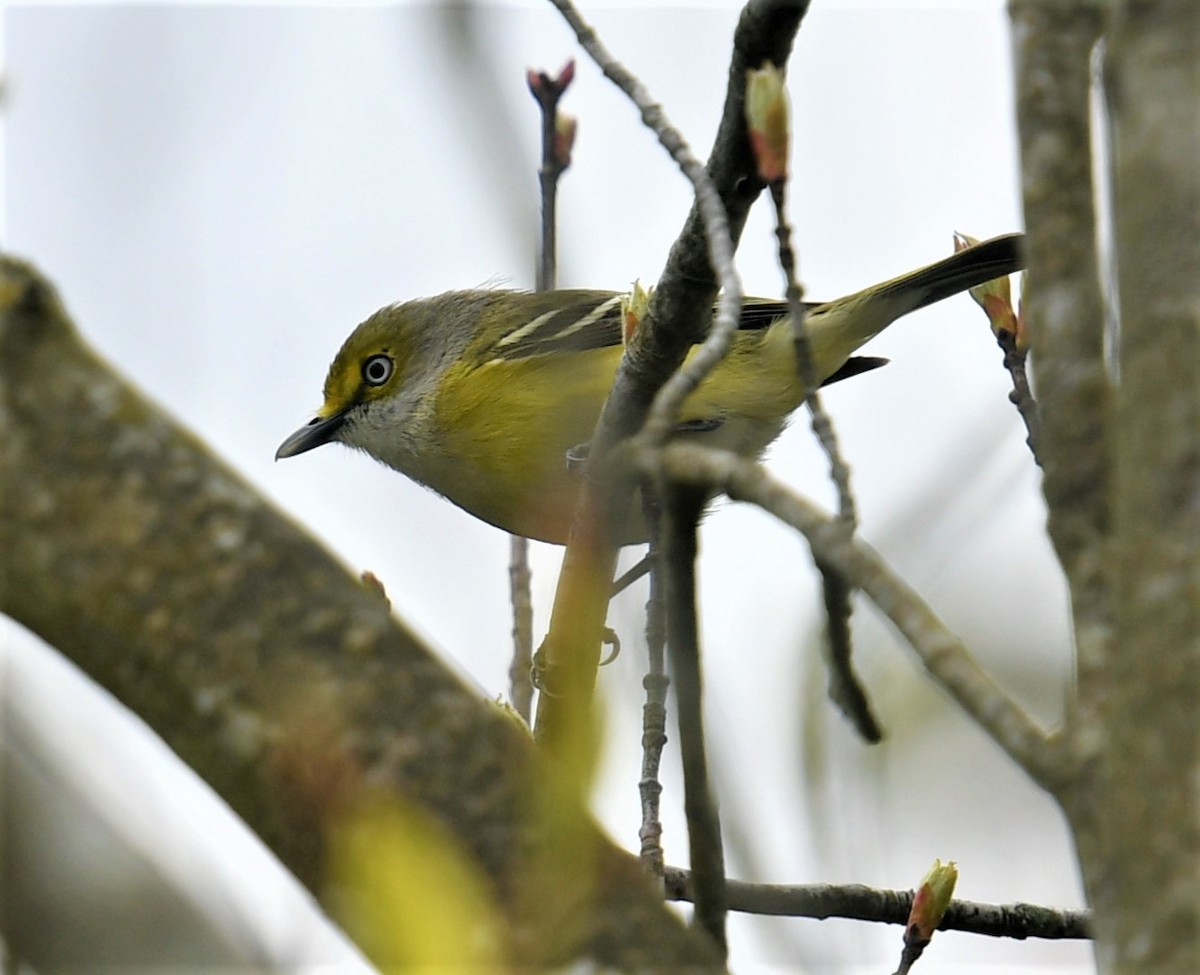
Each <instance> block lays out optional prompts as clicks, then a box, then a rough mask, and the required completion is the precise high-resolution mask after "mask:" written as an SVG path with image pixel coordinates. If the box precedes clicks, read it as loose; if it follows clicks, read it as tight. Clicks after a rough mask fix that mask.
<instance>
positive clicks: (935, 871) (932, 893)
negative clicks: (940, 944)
mask: <svg viewBox="0 0 1200 975" xmlns="http://www.w3.org/2000/svg"><path fill="white" fill-rule="evenodd" d="M957 882H958V866H957V865H956V864H955V862H954V861H953V860H951V861H949V862H948V863H942V861H941V860H934V861H933V866H932V867H930V868H929V873H927V874H925V879H924V880H922V881H921V886H920V887H918V888H917V892H916V894H915V895H914V896H913V903H912V909H911V910H910V911H909V912H908V924H907V925H906V931H907V934H906V935H905V938H906V940H908V939H912V940H917V941H922V942H926V941H929V940H930V939H931V938H932V937H933V932H934V931H936V930H937V927H938V925H939V924H941V923H942V918H943V917H945V915H946V908H948V907H949V906H950V899H951V898H952V897H953V896H954V885H955V884H956V883H957Z"/></svg>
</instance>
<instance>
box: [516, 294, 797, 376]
mask: <svg viewBox="0 0 1200 975" xmlns="http://www.w3.org/2000/svg"><path fill="white" fill-rule="evenodd" d="M621 298H622V296H621V295H620V294H617V293H615V292H612V291H583V290H562V291H551V292H545V293H544V294H539V295H527V296H524V300H525V301H526V302H529V303H528V304H527V305H526V307H527V309H528V312H529V314H530V318H529V319H528V320H527V321H526V322H525V323H524V324H522V325H520V326H519V327H517V328H515V329H513V330H512V331H511V332H508V333H507V334H506V335H504V336H502V337H501V338H500V339H499V340H498V341H497V342H496V345H495V353H496V355H497V357H499V358H503V359H527V358H529V357H531V356H539V355H550V354H552V353H556V352H584V351H587V350H589V349H601V348H608V347H610V346H614V345H620V344H621V343H622V341H623V340H622V327H621ZM531 299H532V301H531ZM808 307H810V308H811V307H813V306H811V305H810V306H808ZM786 314H787V302H784V301H776V300H772V299H769V298H747V299H746V300H745V301H744V302H743V304H742V314H741V318H740V320H739V321H738V328H739V329H744V330H747V331H758V330H761V329H765V328H768V327H769V326H770V325H771V324H772V323H774V322H776V321H778V320H779V319H780V318H781V317H783V316H784V315H786Z"/></svg>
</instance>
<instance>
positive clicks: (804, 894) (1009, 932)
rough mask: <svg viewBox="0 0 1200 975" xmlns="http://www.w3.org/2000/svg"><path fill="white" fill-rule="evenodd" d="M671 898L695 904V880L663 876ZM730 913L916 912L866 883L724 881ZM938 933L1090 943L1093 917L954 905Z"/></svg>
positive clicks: (888, 919)
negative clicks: (693, 881)
mask: <svg viewBox="0 0 1200 975" xmlns="http://www.w3.org/2000/svg"><path fill="white" fill-rule="evenodd" d="M663 879H664V883H665V885H666V890H667V899H668V900H676V901H690V900H691V899H692V880H691V875H690V874H689V873H688V872H687V871H686V870H680V869H679V868H678V867H668V868H667V870H666V873H665V874H664V878H663ZM725 889H726V896H727V898H728V904H729V909H730V910H731V911H740V912H741V913H744V914H765V915H771V916H775V917H806V918H813V919H815V920H820V921H823V920H826V919H827V918H831V917H840V918H850V919H852V920H855V921H878V922H881V923H884V924H904V923H906V922H907V921H908V914H909V910H910V909H911V908H912V900H913V892H912V891H911V890H879V889H876V888H874V887H866V886H864V885H862V884H751V883H746V882H745V881H743V880H730V881H727V882H726V887H725ZM938 930H939V931H964V932H967V933H968V934H982V935H987V936H988V937H992V938H1017V939H1021V940H1023V939H1025V938H1047V939H1051V940H1060V939H1068V938H1069V939H1085V938H1090V937H1091V936H1092V934H1091V918H1090V917H1089V915H1088V912H1087V911H1071V910H1065V909H1061V908H1054V907H1041V906H1039V905H1037V904H1020V903H1018V904H979V903H976V902H975V901H962V900H956V901H951V902H950V907H949V909H948V910H947V911H946V915H945V917H944V918H943V919H942V923H941V924H940V925H938Z"/></svg>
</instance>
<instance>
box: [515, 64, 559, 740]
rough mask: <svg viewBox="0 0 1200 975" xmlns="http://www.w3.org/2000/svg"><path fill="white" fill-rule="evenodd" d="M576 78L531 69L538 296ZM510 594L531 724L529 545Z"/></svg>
mask: <svg viewBox="0 0 1200 975" xmlns="http://www.w3.org/2000/svg"><path fill="white" fill-rule="evenodd" d="M574 77H575V62H574V61H568V62H567V63H566V64H565V65H563V68H562V70H561V71H559V73H558V75H557V76H556V77H554V78H551V77H550V76H549V75H548V74H547V73H546V72H545V71H534V70H532V69H530V71H529V73H528V75H527V80H528V82H529V90H530V92H531V93H532V94H533V97H534V99H535V100H536V101H537V103H538V107H539V108H540V109H541V112H542V164H541V166H540V167H539V168H538V183H539V186H540V188H541V193H542V246H541V253H540V256H539V260H538V268H537V282H536V287H537V290H538V291H552V290H554V288H555V287H557V284H558V178H559V177H560V176H561V175H562V174H563V172H564V171H565V170H566V168H567V167H568V166H569V165H570V164H571V143H572V141H573V140H574V137H575V121H574V119H571V118H569V117H568V116H564V115H559V112H558V103H559V101H560V100H561V99H562V96H563V94H564V92H566V90H567V88H568V86H569V85H570V84H571V81H572V79H573V78H574ZM508 574H509V588H510V592H511V593H512V607H513V659H512V664H511V666H510V667H509V670H508V679H509V686H510V688H511V690H510V692H509V696H510V698H511V699H512V705H513V707H514V708H515V709H516V711H517V713H518V714H519V715H521V717H522V718H524V719H525V721H526V722H529V721H530V719H531V718H532V715H533V597H532V594H531V592H530V572H529V539H527V538H522V537H520V536H519V535H513V536H512V538H511V539H510V541H509V568H508Z"/></svg>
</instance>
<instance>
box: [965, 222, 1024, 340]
mask: <svg viewBox="0 0 1200 975" xmlns="http://www.w3.org/2000/svg"><path fill="white" fill-rule="evenodd" d="M978 243H979V241H978V240H976V239H975V238H974V237H968V236H967V235H966V234H960V233H957V232H956V233H955V234H954V252H955V253H956V254H957V253H958V252H959V251H962V250H966V249H967V248H968V247H974V246H975V245H976V244H978ZM970 294H971V297H972V298H974V299H975V303H976V304H977V305H979V307H980V308H982V309H983V312H984V314H985V315H987V317H988V322H989V323H990V324H991V326H992V333H993V334H995V335H996V336H997V337H998V336H999V335H1000V334H1001V333H1002V332H1008V333H1010V334H1012V335H1013V336H1014V337H1015V339H1016V343H1017V348H1018V349H1019V350H1020V351H1021V352H1024V351H1025V350H1026V349H1027V348H1028V347H1029V338H1028V336H1027V335H1026V334H1025V322H1024V319H1023V317H1022V315H1021V313H1020V312H1019V311H1015V310H1014V309H1013V304H1012V291H1011V289H1010V288H1009V283H1008V278H996V279H995V280H994V281H985V282H984V283H983V284H979V285H976V286H975V287H974V288H972V289H971V292H970Z"/></svg>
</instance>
